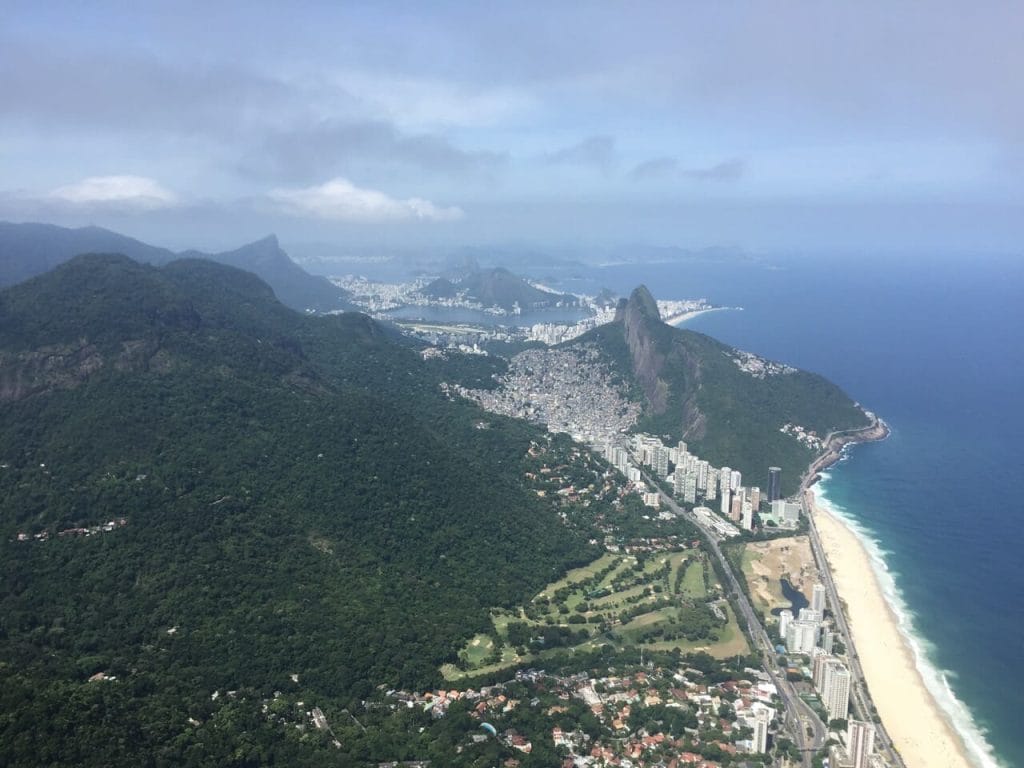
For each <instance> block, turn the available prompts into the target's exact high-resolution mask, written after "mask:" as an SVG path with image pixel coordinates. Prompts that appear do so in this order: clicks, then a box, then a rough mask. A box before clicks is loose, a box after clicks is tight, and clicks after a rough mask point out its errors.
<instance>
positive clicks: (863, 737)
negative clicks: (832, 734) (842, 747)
mask: <svg viewBox="0 0 1024 768" xmlns="http://www.w3.org/2000/svg"><path fill="white" fill-rule="evenodd" d="M846 752H847V754H848V755H849V756H850V761H851V762H852V764H853V768H868V761H869V760H870V759H871V755H873V754H874V752H875V726H874V725H873V724H872V723H865V722H863V721H861V720H851V721H850V722H849V724H848V725H847V727H846Z"/></svg>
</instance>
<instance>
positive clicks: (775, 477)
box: [768, 467, 782, 503]
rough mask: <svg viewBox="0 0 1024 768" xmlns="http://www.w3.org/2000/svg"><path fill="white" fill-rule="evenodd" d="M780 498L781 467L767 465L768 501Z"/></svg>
mask: <svg viewBox="0 0 1024 768" xmlns="http://www.w3.org/2000/svg"><path fill="white" fill-rule="evenodd" d="M781 498H782V468H781V467H768V502H769V503H771V502H773V501H778V500H779V499H781Z"/></svg>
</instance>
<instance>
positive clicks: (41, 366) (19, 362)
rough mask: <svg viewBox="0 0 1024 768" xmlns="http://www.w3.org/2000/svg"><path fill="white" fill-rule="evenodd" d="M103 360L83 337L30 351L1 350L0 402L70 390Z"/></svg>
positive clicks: (101, 364)
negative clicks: (7, 351)
mask: <svg viewBox="0 0 1024 768" xmlns="http://www.w3.org/2000/svg"><path fill="white" fill-rule="evenodd" d="M103 363H104V360H103V356H102V355H101V354H100V353H99V351H98V350H97V349H96V347H95V346H94V345H93V344H89V343H88V342H87V341H86V340H85V339H82V340H81V341H79V342H78V343H76V344H61V345H58V346H52V347H42V348H41V349H36V350H33V351H31V352H20V353H17V354H10V353H0V402H8V401H11V400H21V399H23V398H26V397H29V396H30V395H34V394H38V393H40V392H46V391H49V390H53V389H72V388H74V387H77V386H78V385H79V384H81V383H82V382H83V381H85V380H86V379H87V378H88V377H89V375H90V374H92V373H93V372H95V371H97V370H99V369H100V368H102V367H103Z"/></svg>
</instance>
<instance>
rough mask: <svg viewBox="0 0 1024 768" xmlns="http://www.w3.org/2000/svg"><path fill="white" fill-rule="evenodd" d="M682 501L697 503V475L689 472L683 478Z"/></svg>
mask: <svg viewBox="0 0 1024 768" xmlns="http://www.w3.org/2000/svg"><path fill="white" fill-rule="evenodd" d="M683 501H684V502H685V503H687V504H696V503H697V477H696V476H695V475H693V474H691V473H687V474H686V476H685V477H684V478H683Z"/></svg>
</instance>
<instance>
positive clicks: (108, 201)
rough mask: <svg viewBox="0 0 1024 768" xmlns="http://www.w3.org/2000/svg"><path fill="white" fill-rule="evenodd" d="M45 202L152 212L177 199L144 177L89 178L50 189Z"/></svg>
mask: <svg viewBox="0 0 1024 768" xmlns="http://www.w3.org/2000/svg"><path fill="white" fill-rule="evenodd" d="M46 197H47V199H48V200H52V201H55V202H60V203H69V204H71V205H80V206H113V207H120V208H125V207H127V208H139V209H142V210H147V211H152V210H156V209H158V208H170V207H173V206H175V205H177V204H178V196H177V195H175V194H174V193H173V192H171V191H170V190H169V189H167V188H166V187H164V186H161V185H160V184H159V183H158V182H156V181H155V180H153V179H150V178H146V177H145V176H90V177H89V178H87V179H82V180H81V181H79V182H76V183H74V184H67V185H65V186H62V187H57V188H56V189H54V190H52V191H51V192H50V193H49V194H48V195H47V196H46Z"/></svg>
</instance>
